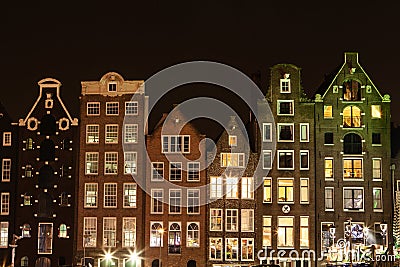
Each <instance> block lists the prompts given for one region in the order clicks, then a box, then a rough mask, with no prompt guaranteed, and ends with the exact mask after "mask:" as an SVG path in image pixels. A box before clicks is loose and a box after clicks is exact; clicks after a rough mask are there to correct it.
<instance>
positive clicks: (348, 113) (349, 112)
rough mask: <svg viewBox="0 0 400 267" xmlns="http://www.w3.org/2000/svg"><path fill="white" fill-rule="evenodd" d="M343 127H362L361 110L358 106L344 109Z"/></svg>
mask: <svg viewBox="0 0 400 267" xmlns="http://www.w3.org/2000/svg"><path fill="white" fill-rule="evenodd" d="M343 127H345V128H358V127H361V109H360V108H358V107H356V106H347V107H345V108H344V109H343Z"/></svg>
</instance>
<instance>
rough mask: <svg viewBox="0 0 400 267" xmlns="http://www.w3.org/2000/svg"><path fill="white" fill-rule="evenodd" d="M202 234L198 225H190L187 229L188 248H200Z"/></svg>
mask: <svg viewBox="0 0 400 267" xmlns="http://www.w3.org/2000/svg"><path fill="white" fill-rule="evenodd" d="M199 235H200V232H199V224H198V223H190V224H188V227H187V237H186V246H187V247H199V246H200V237H199Z"/></svg>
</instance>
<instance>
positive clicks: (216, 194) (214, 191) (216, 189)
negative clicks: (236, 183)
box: [210, 177, 223, 198]
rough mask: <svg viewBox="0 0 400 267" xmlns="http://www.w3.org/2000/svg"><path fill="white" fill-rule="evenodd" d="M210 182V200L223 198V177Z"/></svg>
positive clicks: (213, 178) (214, 178)
mask: <svg viewBox="0 0 400 267" xmlns="http://www.w3.org/2000/svg"><path fill="white" fill-rule="evenodd" d="M210 180H211V181H210V198H222V195H223V191H222V188H223V187H222V183H223V179H222V177H211V178H210Z"/></svg>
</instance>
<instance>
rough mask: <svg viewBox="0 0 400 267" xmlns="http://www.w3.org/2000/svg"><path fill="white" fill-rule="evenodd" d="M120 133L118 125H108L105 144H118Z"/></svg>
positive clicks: (106, 126) (105, 131)
mask: <svg viewBox="0 0 400 267" xmlns="http://www.w3.org/2000/svg"><path fill="white" fill-rule="evenodd" d="M111 130H112V131H111ZM115 130H116V131H115ZM118 132H119V129H118V124H106V125H105V127H104V143H105V144H118Z"/></svg>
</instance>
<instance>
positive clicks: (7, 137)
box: [3, 132, 12, 146]
mask: <svg viewBox="0 0 400 267" xmlns="http://www.w3.org/2000/svg"><path fill="white" fill-rule="evenodd" d="M11 144H12V139H11V132H3V146H11Z"/></svg>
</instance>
